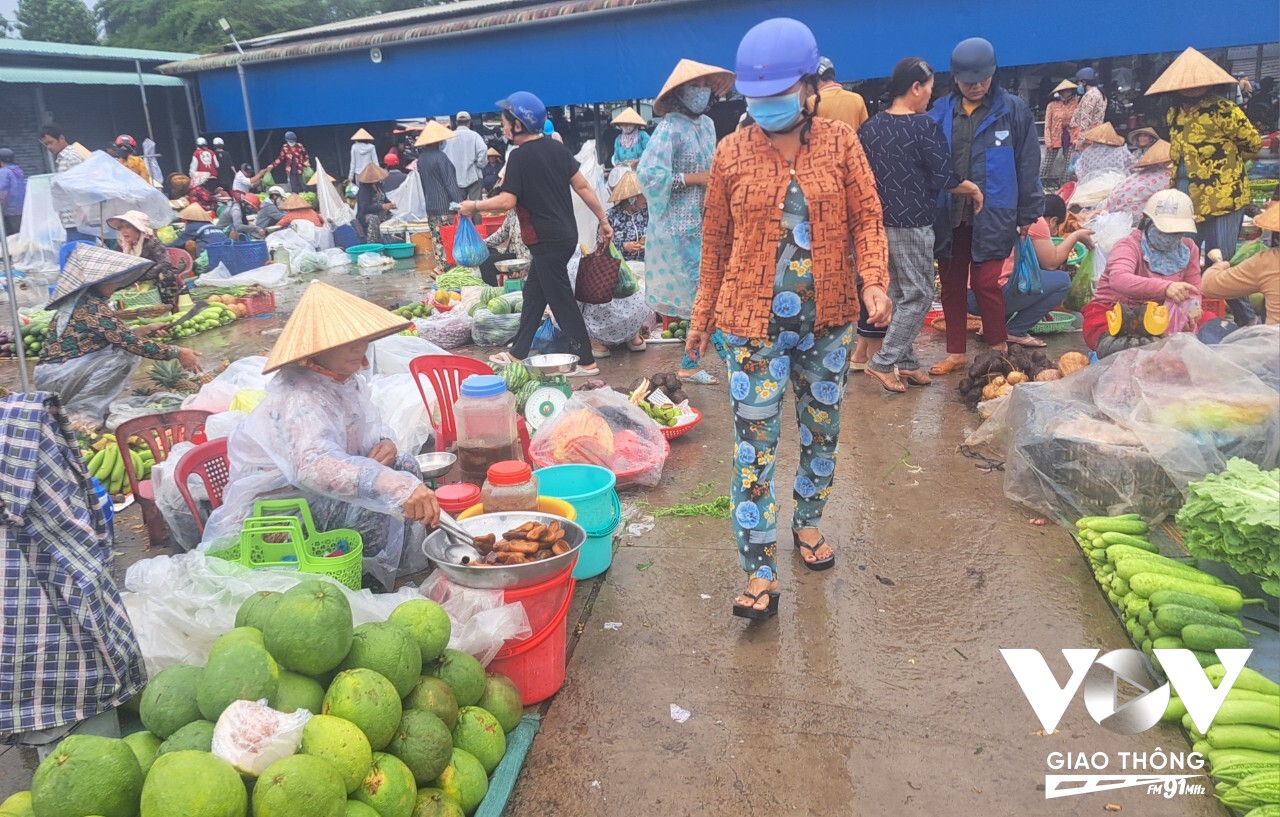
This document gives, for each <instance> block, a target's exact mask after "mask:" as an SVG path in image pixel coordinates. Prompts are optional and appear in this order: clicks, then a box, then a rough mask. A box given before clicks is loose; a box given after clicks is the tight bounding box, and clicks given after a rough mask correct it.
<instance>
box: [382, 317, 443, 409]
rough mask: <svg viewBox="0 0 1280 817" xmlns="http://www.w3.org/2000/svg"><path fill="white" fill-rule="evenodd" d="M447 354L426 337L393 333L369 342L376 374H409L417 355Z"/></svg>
mask: <svg viewBox="0 0 1280 817" xmlns="http://www.w3.org/2000/svg"><path fill="white" fill-rule="evenodd" d="M447 354H449V352H447V351H445V350H444V349H441V348H440V347H439V346H437V345H436V344H434V343H432V342H431V341H429V340H426V339H424V338H415V337H413V336H412V335H392V336H390V337H386V338H381V339H379V340H375V341H374V342H373V343H370V344H369V354H368V357H369V368H370V369H371V370H372V372H373V374H374V375H375V376H381V375H389V374H408V373H409V363H410V362H411V361H412V360H413V359H414V358H415V357H422V356H423V355H447ZM374 402H375V403H376V402H377V401H376V400H375V401H374ZM384 419H385V418H384Z"/></svg>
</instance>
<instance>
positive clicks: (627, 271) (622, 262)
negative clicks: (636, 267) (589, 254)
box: [609, 242, 640, 300]
mask: <svg viewBox="0 0 1280 817" xmlns="http://www.w3.org/2000/svg"><path fill="white" fill-rule="evenodd" d="M609 254H610V255H612V256H613V257H614V258H617V259H618V286H617V288H615V289H614V290H613V297H614V299H615V300H617V299H620V298H630V297H631V296H632V295H635V294H636V293H637V292H639V291H640V282H639V281H637V280H636V274H635V273H634V272H632V271H631V267H629V266H628V265H627V259H625V258H623V257H622V256H621V254H620V253H619V252H618V248H617V246H616V245H615V244H614V243H613V242H609Z"/></svg>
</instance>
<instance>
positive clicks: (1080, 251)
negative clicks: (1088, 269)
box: [1053, 235, 1089, 267]
mask: <svg viewBox="0 0 1280 817" xmlns="http://www.w3.org/2000/svg"><path fill="white" fill-rule="evenodd" d="M1063 241H1066V239H1065V238H1062V237H1061V236H1056V235H1055V236H1054V237H1053V243H1054V244H1061V243H1062V242H1063ZM1088 254H1089V248H1088V247H1086V246H1085V245H1083V244H1079V243H1077V244H1076V245H1075V246H1074V247H1072V248H1071V255H1069V256H1067V266H1069V267H1078V266H1080V265H1081V264H1083V263H1084V257H1085V256H1086V255H1088Z"/></svg>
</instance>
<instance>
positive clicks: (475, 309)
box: [467, 301, 485, 318]
mask: <svg viewBox="0 0 1280 817" xmlns="http://www.w3.org/2000/svg"><path fill="white" fill-rule="evenodd" d="M484 308H485V303H484V301H481V302H480V303H478V304H476V305H475V306H473V307H471V308H470V309H469V310H467V317H469V318H474V317H475V316H476V313H477V312H479V311H480V310H481V309H484Z"/></svg>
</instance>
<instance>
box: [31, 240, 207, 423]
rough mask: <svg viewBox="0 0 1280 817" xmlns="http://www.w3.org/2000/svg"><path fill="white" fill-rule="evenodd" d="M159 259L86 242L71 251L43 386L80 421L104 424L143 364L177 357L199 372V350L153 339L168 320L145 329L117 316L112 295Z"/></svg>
mask: <svg viewBox="0 0 1280 817" xmlns="http://www.w3.org/2000/svg"><path fill="white" fill-rule="evenodd" d="M152 266H153V264H152V261H151V259H149V258H142V257H138V256H135V255H129V254H126V253H122V252H115V251H114V250H108V249H105V248H103V247H94V246H90V245H87V244H80V245H78V246H77V247H76V248H75V249H74V250H73V251H72V252H71V254H70V255H69V256H67V264H66V267H65V268H64V269H63V271H62V274H61V275H60V276H59V277H58V285H57V287H56V288H55V289H54V291H53V298H52V299H51V300H50V301H49V305H48V307H47V308H48V309H51V310H54V311H55V312H56V314H55V315H54V318H53V322H52V323H50V324H49V333H48V335H47V336H46V339H45V344H44V346H43V348H41V350H40V362H39V364H38V365H37V366H36V371H35V380H36V388H37V389H39V390H40V391H47V392H53V393H55V394H57V395H58V396H59V397H60V398H61V400H62V405H63V406H64V407H65V409H66V412H67V415H68V416H69V417H70V418H71V419H72V421H73V422H75V423H77V424H80V425H85V426H87V427H97V426H100V425H102V423H103V420H105V419H106V416H107V409H108V407H109V406H110V405H111V401H113V400H115V398H116V395H118V394H120V392H121V391H123V390H124V388H125V386H126V385H127V384H128V382H129V378H130V376H132V375H133V373H134V371H135V370H136V369H137V368H138V364H139V363H141V362H142V358H144V357H145V358H150V359H152V360H177V361H178V362H179V363H181V364H182V367H183V368H184V369H187V370H188V371H196V370H197V369H198V368H199V361H198V359H197V357H196V353H195V352H193V351H191V350H190V349H184V348H181V347H178V346H168V345H166V344H163V343H156V342H155V341H152V340H148V339H147V338H146V337H145V335H146V334H147V333H148V332H149V331H151V330H154V329H156V328H158V327H159V326H160V324H155V325H151V326H143V327H138V328H133V327H130V326H129V324H128V323H127V322H126V321H123V320H121V319H120V318H118V317H116V312H115V310H114V309H112V307H111V295H112V293H114V292H115V291H116V290H117V289H119V288H120V287H124V286H129V285H130V284H132V283H135V282H136V281H139V280H141V279H142V278H143V277H145V276H146V275H147V273H148V272H150V271H151V268H152Z"/></svg>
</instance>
